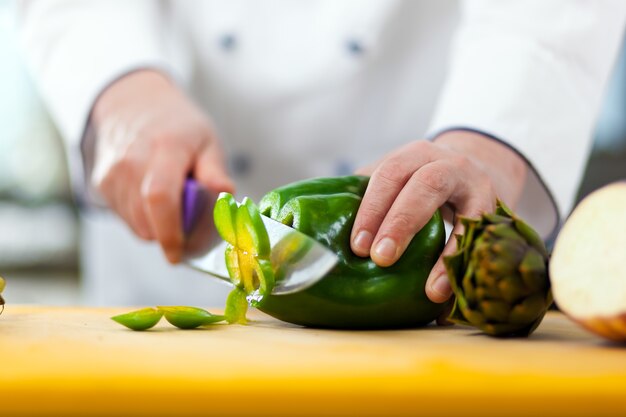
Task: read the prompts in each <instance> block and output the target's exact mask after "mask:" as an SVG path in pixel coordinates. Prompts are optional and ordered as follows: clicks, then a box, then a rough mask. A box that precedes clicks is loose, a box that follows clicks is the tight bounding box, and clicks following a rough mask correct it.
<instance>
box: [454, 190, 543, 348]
mask: <svg viewBox="0 0 626 417" xmlns="http://www.w3.org/2000/svg"><path fill="white" fill-rule="evenodd" d="M461 222H462V223H463V225H464V226H465V233H463V234H462V235H457V236H456V237H457V252H456V253H454V254H453V255H451V256H447V257H445V258H444V263H445V265H446V270H447V272H448V278H449V280H450V285H451V287H452V290H453V291H454V294H455V296H456V299H455V301H454V306H453V308H452V312H451V313H450V317H449V320H450V321H452V322H455V323H459V324H466V325H471V326H474V327H477V328H479V329H480V330H482V331H483V332H485V333H487V334H488V335H491V336H528V335H529V334H531V333H532V332H533V331H534V330H535V329H536V328H537V326H538V325H539V323H540V322H541V320H542V319H543V316H544V315H545V313H546V311H547V309H548V307H549V306H550V304H551V303H552V294H551V292H550V282H549V280H548V252H547V250H546V247H545V245H544V243H543V241H542V240H541V238H540V237H539V235H538V234H537V232H535V231H534V230H533V229H532V228H531V227H530V226H529V225H528V224H526V223H524V222H523V221H522V220H521V219H520V218H519V217H517V216H516V215H515V214H514V213H513V212H512V211H511V210H510V209H509V208H508V207H506V206H505V205H504V204H503V203H502V202H501V201H498V202H497V206H496V212H495V213H488V214H483V215H482V217H481V218H480V219H469V218H461Z"/></svg>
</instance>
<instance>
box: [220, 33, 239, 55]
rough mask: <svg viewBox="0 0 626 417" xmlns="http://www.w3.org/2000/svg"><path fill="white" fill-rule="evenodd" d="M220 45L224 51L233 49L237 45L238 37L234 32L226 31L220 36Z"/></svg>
mask: <svg viewBox="0 0 626 417" xmlns="http://www.w3.org/2000/svg"><path fill="white" fill-rule="evenodd" d="M219 45H220V48H222V50H224V51H232V50H233V49H235V47H236V46H237V38H236V37H235V35H233V34H232V33H225V34H224V35H222V36H221V37H220V39H219Z"/></svg>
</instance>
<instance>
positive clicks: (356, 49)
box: [346, 39, 365, 56]
mask: <svg viewBox="0 0 626 417" xmlns="http://www.w3.org/2000/svg"><path fill="white" fill-rule="evenodd" d="M346 50H347V51H348V53H349V54H350V55H354V56H360V55H363V54H364V53H365V47H364V46H363V44H362V43H361V42H360V41H359V40H358V39H349V40H348V41H347V42H346Z"/></svg>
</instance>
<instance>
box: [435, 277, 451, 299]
mask: <svg viewBox="0 0 626 417" xmlns="http://www.w3.org/2000/svg"><path fill="white" fill-rule="evenodd" d="M430 289H431V291H432V292H434V293H436V294H437V295H439V296H440V297H441V298H447V297H448V296H449V295H450V293H451V292H452V288H451V287H450V282H449V281H448V277H447V276H446V274H441V275H439V276H438V277H437V278H435V281H434V282H433V283H432V284H430Z"/></svg>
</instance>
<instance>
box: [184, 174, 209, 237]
mask: <svg viewBox="0 0 626 417" xmlns="http://www.w3.org/2000/svg"><path fill="white" fill-rule="evenodd" d="M206 203H207V202H206V198H205V195H204V193H203V189H202V186H201V185H200V184H198V182H197V181H196V180H194V179H193V178H187V179H186V180H185V187H184V189H183V231H184V232H185V235H187V236H188V235H189V234H190V233H191V231H192V230H193V228H194V226H195V225H196V223H197V221H198V218H199V217H200V214H201V213H202V210H204V206H205V205H206Z"/></svg>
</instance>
